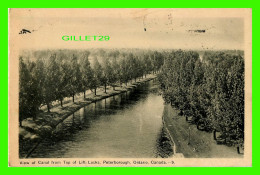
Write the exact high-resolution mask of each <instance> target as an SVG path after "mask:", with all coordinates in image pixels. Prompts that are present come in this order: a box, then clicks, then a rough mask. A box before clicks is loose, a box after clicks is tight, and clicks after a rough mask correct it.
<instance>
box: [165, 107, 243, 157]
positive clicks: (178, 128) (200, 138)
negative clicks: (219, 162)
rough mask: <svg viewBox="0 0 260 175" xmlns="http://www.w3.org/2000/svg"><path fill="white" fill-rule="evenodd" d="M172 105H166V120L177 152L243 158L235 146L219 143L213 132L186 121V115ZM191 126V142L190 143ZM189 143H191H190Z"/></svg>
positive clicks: (195, 155)
mask: <svg viewBox="0 0 260 175" xmlns="http://www.w3.org/2000/svg"><path fill="white" fill-rule="evenodd" d="M178 113H179V111H178V110H176V109H173V108H172V107H171V106H170V105H165V107H164V112H163V115H164V120H165V123H166V126H167V128H168V130H169V132H170V134H171V136H172V138H173V140H174V142H175V144H176V152H177V153H183V155H184V157H187V158H222V157H223V158H242V157H243V155H242V154H237V152H236V148H235V147H228V146H225V145H218V144H216V142H215V141H214V140H213V134H212V133H207V132H205V131H200V130H198V129H197V127H196V125H191V124H190V123H188V122H186V120H185V117H183V116H179V115H178ZM189 127H190V143H189ZM188 143H189V144H188Z"/></svg>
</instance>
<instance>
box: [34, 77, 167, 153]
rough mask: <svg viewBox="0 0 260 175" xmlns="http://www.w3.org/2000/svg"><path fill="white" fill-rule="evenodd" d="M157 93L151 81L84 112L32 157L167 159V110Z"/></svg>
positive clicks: (71, 120) (79, 112)
mask: <svg viewBox="0 0 260 175" xmlns="http://www.w3.org/2000/svg"><path fill="white" fill-rule="evenodd" d="M157 89H158V86H157V85H156V83H155V82H153V81H151V82H149V83H146V84H145V85H142V86H140V87H138V88H136V89H134V90H132V91H129V92H126V93H123V94H120V95H116V96H113V97H110V98H107V99H104V100H101V101H98V102H96V103H92V104H90V105H88V106H86V107H84V108H81V109H80V110H78V111H77V112H75V113H74V114H73V115H71V116H69V117H68V118H67V119H65V120H64V122H63V123H60V124H59V125H58V126H57V129H56V130H55V132H54V134H53V135H52V137H51V138H49V139H45V140H44V141H43V142H42V143H41V144H40V145H39V146H38V148H37V149H36V150H35V151H34V152H33V153H32V155H31V157H39V158H40V157H45V158H50V157H53V158H61V157H64V158H73V157H77V158H86V157H95V158H98V157H102V158H105V157H118V158H138V157H140V158H141V157H142V158H152V157H158V156H159V157H163V156H162V155H163V154H161V153H160V152H162V151H163V149H165V148H163V147H164V146H163V145H162V144H161V143H160V142H162V139H161V138H162V136H163V131H162V113H163V107H164V106H163V100H162V98H161V96H158V93H157ZM164 157H165V156H164Z"/></svg>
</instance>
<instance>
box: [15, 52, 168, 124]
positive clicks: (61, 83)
mask: <svg viewBox="0 0 260 175" xmlns="http://www.w3.org/2000/svg"><path fill="white" fill-rule="evenodd" d="M37 54H38V55H41V56H42V55H44V54H43V53H40V52H37ZM45 55H46V54H45ZM162 60H163V59H162V53H159V52H151V51H150V52H143V53H135V54H134V53H131V52H119V51H113V52H107V53H106V52H105V51H104V50H102V52H100V54H91V52H89V51H84V52H81V53H80V54H78V55H77V54H74V53H73V54H71V55H68V52H66V54H64V53H62V52H58V53H57V54H56V53H52V54H51V55H50V56H48V57H47V58H46V57H37V58H34V59H33V58H30V57H29V58H28V57H22V56H21V57H20V58H19V64H20V65H19V120H20V125H21V121H22V120H23V119H25V118H28V117H33V119H35V117H36V116H37V113H38V112H39V109H40V107H41V106H42V105H47V108H48V111H49V112H50V108H51V103H52V102H53V101H56V100H59V101H60V104H61V106H62V105H63V104H62V103H63V99H64V98H65V97H72V100H73V102H74V97H75V95H76V94H78V93H84V99H85V92H86V90H88V89H91V90H93V91H94V93H95V95H96V90H97V88H99V87H100V86H104V92H105V93H106V91H107V86H112V87H113V88H114V89H115V88H116V86H117V85H120V86H122V84H123V83H125V84H126V85H127V83H128V82H129V81H131V82H132V81H136V79H137V78H140V77H143V76H146V74H149V73H151V72H153V73H156V72H157V71H159V69H160V67H161V65H162V64H163V62H162Z"/></svg>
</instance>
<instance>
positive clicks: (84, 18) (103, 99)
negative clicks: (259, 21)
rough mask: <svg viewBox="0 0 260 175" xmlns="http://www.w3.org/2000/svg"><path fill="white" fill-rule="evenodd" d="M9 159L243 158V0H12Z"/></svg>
mask: <svg viewBox="0 0 260 175" xmlns="http://www.w3.org/2000/svg"><path fill="white" fill-rule="evenodd" d="M8 107H9V166H12V167H13V166H15V167H21V166H29V167H34V166H35V167H40V166H43V167H52V166H94V167H108V166H113V167H119V166H120V167H121V166H126V167H179V166H184V167H190V166H195V167H200V166H214V167H215V166H220V167H222V166H252V10H251V9H217V8H216V9H159V8H158V9H157V8H153V9H149V8H148V9H141V8H140V9H134V8H133V9H23V8H20V9H15V8H12V9H9V104H8Z"/></svg>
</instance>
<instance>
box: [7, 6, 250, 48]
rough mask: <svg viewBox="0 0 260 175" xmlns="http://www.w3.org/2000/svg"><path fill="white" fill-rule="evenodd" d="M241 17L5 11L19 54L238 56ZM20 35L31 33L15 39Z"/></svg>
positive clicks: (200, 12)
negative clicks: (122, 51) (139, 51)
mask: <svg viewBox="0 0 260 175" xmlns="http://www.w3.org/2000/svg"><path fill="white" fill-rule="evenodd" d="M244 12H245V10H243V9H10V10H9V19H10V22H9V29H10V37H9V39H10V40H11V41H13V43H15V44H16V45H19V47H20V48H22V49H64V48H65V49H88V48H150V49H202V50H206V49H217V50H218V49H240V50H243V49H244V39H245V38H244V37H245V36H244V34H245V28H244V18H243V15H244ZM21 29H27V30H30V31H31V33H27V34H19V32H20V31H21ZM198 30H200V31H204V32H196V31H198ZM64 35H69V36H76V37H78V36H83V37H84V36H86V35H87V36H89V35H90V36H93V35H97V36H99V35H104V36H107V35H108V36H110V40H109V41H63V40H62V36H64Z"/></svg>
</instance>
